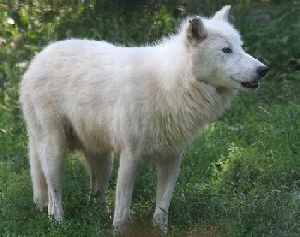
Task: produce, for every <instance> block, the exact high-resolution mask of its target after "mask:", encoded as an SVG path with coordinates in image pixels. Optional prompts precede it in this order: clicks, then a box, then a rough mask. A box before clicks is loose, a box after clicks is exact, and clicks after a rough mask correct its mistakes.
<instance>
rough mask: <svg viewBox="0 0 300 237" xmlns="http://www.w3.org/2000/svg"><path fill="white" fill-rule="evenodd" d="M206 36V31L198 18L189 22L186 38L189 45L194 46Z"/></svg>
mask: <svg viewBox="0 0 300 237" xmlns="http://www.w3.org/2000/svg"><path fill="white" fill-rule="evenodd" d="M206 36H207V31H206V29H205V26H204V24H203V21H202V20H201V18H200V17H195V18H193V19H191V20H189V23H188V27H187V30H186V37H187V41H188V43H189V44H191V45H193V46H196V45H197V44H198V43H200V42H201V41H202V40H204V39H205V38H206Z"/></svg>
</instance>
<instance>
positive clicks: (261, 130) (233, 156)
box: [0, 0, 300, 237]
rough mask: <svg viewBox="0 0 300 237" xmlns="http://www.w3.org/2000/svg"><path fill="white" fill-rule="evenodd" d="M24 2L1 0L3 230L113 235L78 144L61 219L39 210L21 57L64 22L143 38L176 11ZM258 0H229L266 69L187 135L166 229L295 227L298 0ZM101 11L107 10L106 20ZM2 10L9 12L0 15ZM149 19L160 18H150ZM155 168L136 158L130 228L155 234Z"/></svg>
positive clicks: (298, 200)
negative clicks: (93, 197)
mask: <svg viewBox="0 0 300 237" xmlns="http://www.w3.org/2000/svg"><path fill="white" fill-rule="evenodd" d="M25 2H26V4H27V6H30V7H26V4H25V5H22V4H19V5H12V3H15V2H14V1H10V2H8V1H7V2H6V1H4V2H3V4H0V8H1V11H0V20H1V22H2V28H0V38H2V39H4V41H5V42H4V41H3V40H0V42H2V43H0V60H1V63H0V233H1V234H0V235H1V236H112V220H111V218H110V215H107V214H104V213H103V212H102V211H101V207H100V206H99V205H97V204H90V203H88V197H87V194H88V191H89V190H88V187H89V180H88V176H87V174H86V172H85V170H84V168H83V166H82V165H81V164H80V163H79V161H78V160H77V158H76V156H74V155H71V154H70V155H69V159H68V161H67V170H66V177H65V180H64V184H65V185H64V193H63V206H64V212H65V221H64V222H63V223H61V224H60V225H58V224H57V223H55V221H51V220H49V218H48V216H47V212H46V210H44V211H43V212H40V211H38V210H37V209H36V207H35V206H34V204H33V202H32V187H31V180H30V175H29V165H28V158H27V137H26V132H25V128H24V124H23V119H22V116H21V113H20V109H19V105H18V92H17V89H18V88H17V87H18V83H19V80H20V78H21V75H22V73H23V72H24V70H25V66H24V63H27V62H28V60H29V59H30V58H32V56H33V55H34V53H35V52H36V51H38V50H40V48H41V47H42V46H43V45H46V44H47V43H48V42H49V41H51V40H56V39H62V38H65V37H67V35H68V34H71V33H72V34H73V35H72V36H76V37H89V38H95V39H99V38H105V39H108V40H111V41H114V42H121V43H124V44H126V45H133V44H138V43H143V42H146V41H147V42H151V41H153V40H154V39H156V38H157V37H160V36H161V35H163V34H166V33H167V32H172V31H174V26H175V25H176V23H177V22H178V18H180V17H181V16H184V13H178V12H176V11H173V10H174V9H177V8H176V6H173V8H174V9H173V8H172V6H170V5H165V7H163V6H164V5H151V4H150V5H149V7H148V8H145V9H144V10H141V9H126V11H128V12H127V13H122V8H116V7H114V6H113V9H111V6H109V5H105V4H104V5H101V4H100V6H96V5H95V9H96V10H98V11H96V10H94V11H92V10H91V9H89V8H88V7H87V5H85V4H83V3H80V2H76V1H70V3H72V4H73V5H74V6H78V7H77V8H76V7H74V8H72V9H70V8H67V7H66V3H63V2H60V1H57V3H56V4H54V5H53V3H52V5H51V4H50V3H49V4H50V5H49V6H50V7H48V8H45V7H44V6H45V5H46V1H41V3H42V5H38V4H37V5H33V4H32V1H29V0H28V1H25ZM145 2H147V1H145ZM174 2H176V1H174ZM177 2H178V1H177ZM177 2H176V3H177ZM256 2H257V3H258V4H256V5H254V6H250V5H247V4H243V3H239V4H237V5H236V7H234V8H233V13H232V15H233V16H235V18H234V19H232V20H234V23H235V24H236V25H237V27H238V28H239V29H240V30H241V33H242V35H243V38H244V41H245V48H246V49H247V51H248V52H250V53H251V54H253V55H256V56H258V57H259V58H260V59H261V60H262V61H264V62H266V63H267V64H269V65H270V66H271V71H270V73H269V75H268V76H267V77H266V78H265V79H264V81H263V83H262V84H261V88H260V90H258V91H256V92H253V93H243V92H241V93H239V94H238V95H237V97H236V99H235V100H234V102H233V104H232V106H231V108H230V109H229V110H228V111H227V113H226V114H225V116H224V117H223V118H222V119H220V120H219V121H217V122H216V123H214V124H211V125H208V126H207V127H205V129H204V131H203V132H202V133H201V134H199V136H198V137H197V138H196V139H195V141H194V142H193V143H192V144H190V146H189V147H188V149H187V151H186V152H185V155H184V159H183V163H182V169H181V173H180V176H179V179H178V182H177V185H176V187H175V191H174V196H173V199H172V202H171V206H170V211H169V224H170V233H169V235H170V236H174V237H177V236H178V237H181V236H193V237H198V236H200V237H201V236H203V237H210V236H211V237H238V236H241V237H244V236H258V237H261V236H274V237H277V236H278V237H279V236H280V237H281V236H282V237H286V236H287V237H294V236H300V159H299V148H300V132H299V131H300V119H299V118H300V97H299V94H300V76H299V70H300V61H299V58H300V55H299V50H298V51H297V49H299V46H298V44H299V43H298V35H299V33H300V25H299V14H298V12H297V11H299V9H300V8H299V2H298V3H297V1H294V3H293V4H292V3H291V4H290V5H288V4H287V3H285V2H283V3H281V4H270V3H266V2H261V1H256ZM91 3H92V4H93V3H94V1H91ZM213 3H214V4H216V7H214V6H215V5H214V4H213ZM213 3H211V5H209V6H207V9H203V12H207V11H209V12H212V11H214V10H216V9H217V8H220V6H221V4H220V2H219V1H213ZM43 4H44V5H43ZM76 4H77V5H76ZM174 4H175V3H174ZM175 5H176V4H175ZM255 6H256V7H257V6H258V7H259V8H261V9H262V11H263V12H264V13H266V14H268V15H269V16H270V22H269V25H268V26H267V27H266V26H262V25H259V24H258V22H257V20H256V19H254V18H253V15H252V13H251V11H252V8H253V7H255ZM43 7H44V10H43V9H42V10H41V8H43ZM96 7H98V8H96ZM187 7H188V6H187ZM102 8H104V9H106V11H104V10H101V9H102ZM45 9H46V10H45ZM99 9H100V10H99ZM190 10H191V11H192V10H193V9H190ZM144 11H150V12H152V13H153V14H148V15H145V14H144ZM182 14H183V15H182ZM29 16H33V19H34V20H33V19H31V18H30V17H29ZM108 16H109V17H110V18H109V19H110V20H105V21H104V20H103V19H107V17H108ZM240 16H243V17H242V18H241V17H240ZM7 17H11V18H13V19H14V20H15V24H14V25H9V24H7V23H5V22H6V19H7ZM153 21H157V22H158V23H157V24H156V25H155V26H153V25H151V22H153ZM149 24H150V25H149ZM150 27H152V28H151V30H150V31H149V29H150ZM69 29H72V32H71V31H69ZM134 29H138V30H134ZM70 32H71V33H70ZM114 166H115V167H114V171H113V175H112V179H111V182H110V186H109V192H108V197H109V206H110V209H111V210H112V211H113V208H114V190H115V186H116V183H115V181H116V172H117V166H118V161H117V160H116V162H115V165H114ZM155 175H156V174H155V169H154V167H153V165H152V164H151V163H146V164H145V165H143V166H142V167H141V171H140V173H139V177H138V179H137V182H136V186H135V189H134V194H133V206H132V232H131V234H130V235H129V236H151V235H150V233H152V235H153V236H154V235H155V233H153V230H152V229H151V227H150V226H151V225H150V223H151V217H152V214H153V211H154V208H155V185H156V181H155V177H156V176H155Z"/></svg>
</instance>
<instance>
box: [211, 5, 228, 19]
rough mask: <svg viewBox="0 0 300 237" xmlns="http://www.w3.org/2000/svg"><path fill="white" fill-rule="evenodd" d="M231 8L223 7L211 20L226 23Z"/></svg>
mask: <svg viewBox="0 0 300 237" xmlns="http://www.w3.org/2000/svg"><path fill="white" fill-rule="evenodd" d="M230 8H231V6H230V5H227V6H224V7H223V8H222V9H221V10H220V11H217V12H216V14H215V16H214V17H213V19H215V20H219V21H228V14H229V10H230Z"/></svg>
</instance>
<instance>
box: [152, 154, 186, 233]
mask: <svg viewBox="0 0 300 237" xmlns="http://www.w3.org/2000/svg"><path fill="white" fill-rule="evenodd" d="M180 164H181V156H178V157H176V158H173V159H172V158H171V159H166V160H157V161H156V172H157V193H156V208H155V212H154V214H153V225H154V226H155V227H156V228H158V229H159V230H161V231H162V232H163V233H164V234H167V230H168V209H169V206H170V202H171V198H172V194H173V190H174V186H175V183H176V181H177V177H178V174H179V171H180Z"/></svg>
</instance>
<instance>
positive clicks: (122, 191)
mask: <svg viewBox="0 0 300 237" xmlns="http://www.w3.org/2000/svg"><path fill="white" fill-rule="evenodd" d="M139 163H140V161H139V159H138V157H135V156H133V155H132V153H131V152H128V151H122V152H121V154H120V166H119V171H118V180H117V192H116V200H115V203H116V204H115V213H114V220H113V225H114V233H115V235H118V234H122V233H124V232H125V231H126V224H127V222H128V221H129V218H130V206H131V200H132V190H133V185H134V181H135V177H136V173H137V168H138V164H139Z"/></svg>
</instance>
